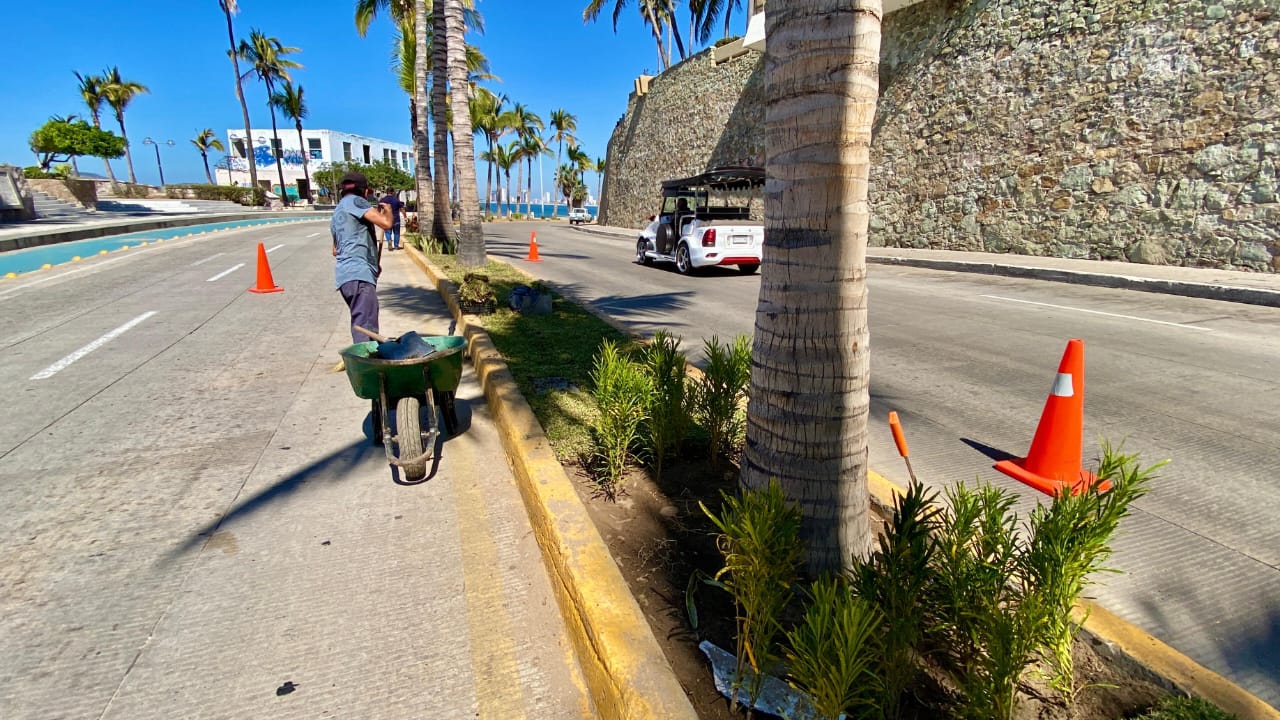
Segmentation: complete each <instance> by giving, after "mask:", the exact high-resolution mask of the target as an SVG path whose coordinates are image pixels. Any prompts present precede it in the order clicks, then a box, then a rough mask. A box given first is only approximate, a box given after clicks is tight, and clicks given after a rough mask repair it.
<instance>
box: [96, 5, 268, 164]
mask: <svg viewBox="0 0 1280 720" xmlns="http://www.w3.org/2000/svg"><path fill="white" fill-rule="evenodd" d="M222 10H223V12H224V13H225V14H226V16H227V40H229V41H230V42H231V69H232V70H234V71H235V73H236V99H237V100H239V101H240V112H241V114H243V115H244V147H245V154H246V155H248V156H249V157H248V158H246V159H247V160H248V161H249V183H250V184H251V185H252V186H253V187H258V163H257V162H256V161H255V159H254V157H253V130H252V129H251V128H250V127H249V104H248V103H246V102H245V101H244V87H242V86H241V85H240V58H239V56H237V55H236V33H235V30H234V29H232V27H231V10H230V9H229V8H227V7H226V6H225V5H224V6H223V8H222ZM108 172H109V171H108ZM230 176H231V173H230V172H228V173H227V177H230Z"/></svg>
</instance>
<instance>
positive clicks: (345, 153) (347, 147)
mask: <svg viewBox="0 0 1280 720" xmlns="http://www.w3.org/2000/svg"><path fill="white" fill-rule="evenodd" d="M342 159H343V160H347V161H350V160H351V143H349V142H344V143H342Z"/></svg>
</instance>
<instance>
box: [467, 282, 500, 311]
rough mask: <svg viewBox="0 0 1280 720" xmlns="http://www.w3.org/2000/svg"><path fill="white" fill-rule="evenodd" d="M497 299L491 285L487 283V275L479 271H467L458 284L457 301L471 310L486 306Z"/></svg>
mask: <svg viewBox="0 0 1280 720" xmlns="http://www.w3.org/2000/svg"><path fill="white" fill-rule="evenodd" d="M496 301H497V296H496V295H495V294H494V292H493V287H491V286H490V285H489V276H488V275H482V274H480V273H467V274H466V276H465V277H463V278H462V284H461V285H459V286H458V302H460V303H461V304H462V305H463V307H464V308H470V309H473V310H478V309H484V308H488V307H490V306H491V305H493V304H494V303H495V302H496Z"/></svg>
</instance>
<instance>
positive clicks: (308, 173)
mask: <svg viewBox="0 0 1280 720" xmlns="http://www.w3.org/2000/svg"><path fill="white" fill-rule="evenodd" d="M298 147H299V148H302V179H303V180H305V181H306V184H307V197H305V198H303V197H299V198H298V199H299V200H307V201H310V200H311V171H310V170H309V169H308V168H307V155H308V154H309V152H308V150H307V144H306V143H305V142H303V141H302V121H301V120H299V121H298Z"/></svg>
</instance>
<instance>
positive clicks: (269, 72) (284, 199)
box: [237, 29, 302, 206]
mask: <svg viewBox="0 0 1280 720" xmlns="http://www.w3.org/2000/svg"><path fill="white" fill-rule="evenodd" d="M237 52H238V53H239V54H240V58H241V59H242V60H244V61H245V62H247V63H249V66H250V69H249V70H248V71H246V73H245V75H246V76H247V75H248V74H249V73H253V74H254V75H257V76H258V79H259V80H261V81H262V84H263V86H264V87H265V88H266V90H267V107H268V108H270V110H271V140H272V143H273V144H272V147H271V154H272V155H275V157H276V172H277V173H279V176H280V202H281V203H282V204H284V205H286V206H287V205H288V204H289V193H287V192H285V186H284V166H283V165H281V163H280V156H281V155H283V154H284V151H283V149H281V151H280V152H276V148H277V147H280V130H279V128H277V127H276V106H275V105H274V104H273V103H272V102H271V98H272V97H273V96H274V95H275V89H276V83H278V82H292V81H293V78H291V77H289V71H290V70H293V69H296V68H300V67H302V65H300V64H299V63H297V62H294V61H293V60H290V59H289V58H287V57H285V56H286V55H292V54H294V53H297V52H300V50H299V48H296V47H286V46H285V45H284V44H283V43H281V42H280V40H279V39H278V38H274V37H267V36H266V35H264V34H263V33H262V31H261V30H256V29H255V30H251V31H250V32H249V39H248V40H241V41H240V48H239V49H238V50H237ZM250 142H252V139H250ZM251 162H253V161H251Z"/></svg>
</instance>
